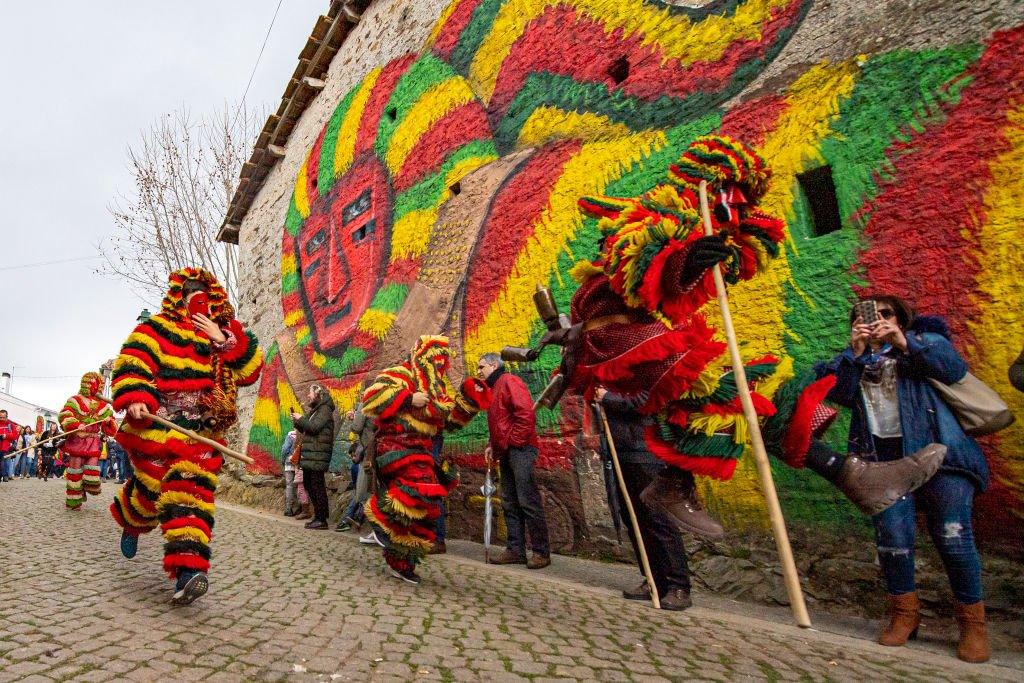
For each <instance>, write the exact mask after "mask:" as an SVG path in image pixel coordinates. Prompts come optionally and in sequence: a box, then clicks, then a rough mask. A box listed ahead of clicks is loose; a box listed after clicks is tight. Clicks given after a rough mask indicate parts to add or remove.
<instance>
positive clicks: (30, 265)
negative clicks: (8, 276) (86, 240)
mask: <svg viewBox="0 0 1024 683" xmlns="http://www.w3.org/2000/svg"><path fill="white" fill-rule="evenodd" d="M99 258H103V257H102V256H79V257H77V258H65V259H58V260H56V261H37V262H36V263H22V264H20V265H17V266H0V270H21V269H23V268H37V267H39V266H53V265H56V264H58V263H74V262H75V261H93V260H95V259H99Z"/></svg>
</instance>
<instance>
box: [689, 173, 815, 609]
mask: <svg viewBox="0 0 1024 683" xmlns="http://www.w3.org/2000/svg"><path fill="white" fill-rule="evenodd" d="M700 215H701V218H702V219H703V221H704V234H705V235H711V234H712V227H711V210H710V209H709V207H708V183H707V181H706V180H702V181H701V183H700ZM713 273H714V278H715V291H716V292H717V293H718V307H719V309H721V311H722V326H723V327H724V328H725V336H726V340H727V342H728V345H729V359H730V360H731V361H732V370H733V374H734V375H735V376H736V388H737V389H739V394H740V402H741V403H742V404H743V416H744V417H745V418H746V420H747V428H748V430H749V432H750V445H751V447H752V448H753V451H754V462H755V463H756V464H757V474H758V478H759V479H760V480H761V490H762V491H763V492H764V498H765V503H767V505H768V519H769V520H771V525H772V533H773V534H774V536H775V546H776V548H777V549H778V552H779V561H780V562H781V563H782V576H783V579H784V580H785V583H786V593H788V594H789V605H790V607H791V608H792V610H793V618H794V619H795V620H796V623H797V625H798V626H800V627H801V628H810V627H811V618H810V616H809V615H808V614H807V605H806V604H805V603H804V594H803V591H802V590H801V589H800V577H799V575H798V574H797V571H796V563H795V562H794V561H793V549H792V548H791V547H790V545H789V535H788V534H787V533H786V520H785V519H784V518H783V517H782V507H781V506H780V505H779V496H778V494H777V493H776V491H775V483H774V482H773V481H772V467H771V464H770V463H769V462H768V452H767V451H766V450H765V448H764V439H763V438H761V426H760V424H759V423H758V420H757V411H755V410H754V402H753V401H752V400H751V399H750V387H748V386H747V373H746V372H745V371H744V368H743V359H742V358H740V347H739V344H738V343H737V342H736V330H735V328H733V324H732V315H731V314H730V312H729V297H728V295H727V294H726V289H725V280H724V279H723V278H722V267H721V265H715V267H714V271H713Z"/></svg>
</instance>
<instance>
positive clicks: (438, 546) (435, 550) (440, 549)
mask: <svg viewBox="0 0 1024 683" xmlns="http://www.w3.org/2000/svg"><path fill="white" fill-rule="evenodd" d="M446 552H448V546H446V545H445V544H444V541H435V542H434V545H432V546H431V547H430V550H428V551H427V555H444V554H445V553H446Z"/></svg>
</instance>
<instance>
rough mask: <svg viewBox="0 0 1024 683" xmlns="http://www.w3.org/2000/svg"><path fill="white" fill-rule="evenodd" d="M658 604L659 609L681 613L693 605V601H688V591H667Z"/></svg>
mask: <svg viewBox="0 0 1024 683" xmlns="http://www.w3.org/2000/svg"><path fill="white" fill-rule="evenodd" d="M659 602H660V603H661V609H667V610H671V611H673V612H682V611H683V610H684V609H687V608H689V607H691V606H692V605H693V601H692V600H690V591H688V590H686V589H684V588H670V589H668V591H666V593H665V596H664V597H663V598H661V600H659Z"/></svg>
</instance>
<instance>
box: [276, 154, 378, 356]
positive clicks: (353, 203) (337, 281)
mask: <svg viewBox="0 0 1024 683" xmlns="http://www.w3.org/2000/svg"><path fill="white" fill-rule="evenodd" d="M390 233H391V188H390V185H389V182H388V179H387V175H386V174H385V172H384V167H383V166H382V165H381V163H380V162H379V161H378V160H377V159H376V158H375V157H370V156H367V157H365V158H363V159H362V160H360V161H357V162H356V163H355V164H353V166H352V168H351V169H350V170H349V171H348V173H346V174H345V175H344V176H343V177H342V178H340V179H339V180H338V182H337V183H336V184H335V186H334V189H333V190H332V191H331V192H330V194H328V195H327V196H326V197H324V199H323V201H321V202H319V203H318V204H317V205H316V206H315V207H313V208H312V212H311V213H310V216H309V218H308V219H307V220H306V222H305V223H304V225H303V227H302V230H301V231H300V232H299V234H298V235H297V236H296V237H295V239H294V245H295V256H296V259H297V262H298V264H299V272H300V273H301V293H302V301H303V306H304V307H305V309H306V314H307V319H308V320H309V321H310V322H311V323H312V325H311V326H310V327H311V330H312V333H313V343H314V345H315V346H316V348H317V349H318V350H319V351H321V352H322V353H331V352H337V351H339V350H341V349H343V348H344V346H345V345H346V343H347V342H348V341H349V340H350V339H351V338H352V335H353V334H354V333H355V330H356V325H357V324H358V322H359V317H360V316H361V315H362V314H363V312H364V311H365V310H366V308H367V307H368V306H369V304H370V301H371V299H372V298H373V294H374V292H375V291H376V290H377V289H378V288H379V287H380V284H381V279H382V276H383V274H384V267H385V264H386V263H387V260H388V255H389V253H388V252H389V245H390V238H391V234H390Z"/></svg>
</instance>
